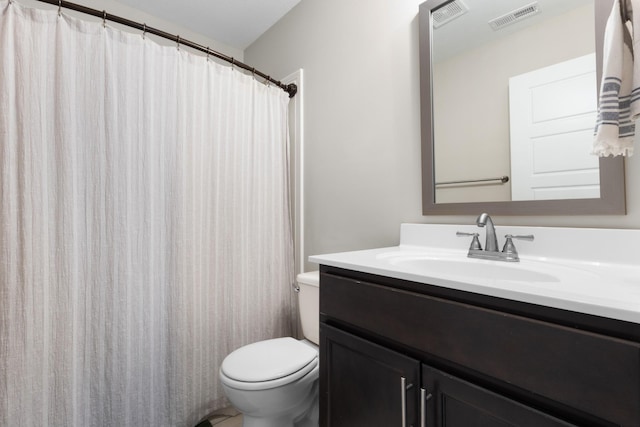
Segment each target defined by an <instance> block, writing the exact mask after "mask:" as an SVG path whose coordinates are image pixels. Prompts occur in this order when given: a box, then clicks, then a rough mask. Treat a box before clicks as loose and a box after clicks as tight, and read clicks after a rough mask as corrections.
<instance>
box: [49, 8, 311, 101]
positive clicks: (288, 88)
mask: <svg viewBox="0 0 640 427" xmlns="http://www.w3.org/2000/svg"><path fill="white" fill-rule="evenodd" d="M38 1H40V2H43V3H48V4H52V5H54V6H58V9H59V10H60V9H61V8H63V7H64V8H66V9H71V10H75V11H77V12H81V13H85V14H87V15H92V16H95V17H98V18H102V19H103V20H104V21H112V22H115V23H118V24H122V25H126V26H128V27H132V28H135V29H137V30H140V31H142V32H143V34H145V33H149V34H154V35H156V36H159V37H162V38H165V39H168V40H173V41H174V42H176V43H177V44H178V46H179V45H184V46H188V47H190V48H192V49H195V50H198V51H200V52H203V53H206V54H207V55H209V56H214V57H216V58H218V59H222V60H223V61H226V62H229V63H230V64H231V65H233V66H238V67H240V68H242V69H244V70H247V71H250V72H251V73H252V74H253V75H258V76H260V77H262V78H263V79H265V81H268V82H271V83H273V84H275V85H276V86H278V87H279V88H281V89H282V90H284V91H285V92H287V93H288V94H289V98H293V97H294V96H295V94H296V93H297V92H298V87H297V86H296V85H295V84H293V83H291V84H288V85H287V84H284V83H282V82H281V81H279V80H275V79H273V78H271V76H268V75H266V74H265V73H263V72H261V71H258V70H256V69H255V68H254V67H250V66H248V65H247V64H245V63H243V62H240V61H238V60H236V59H234V58H233V57H230V56H227V55H225V54H222V53H220V52H216V51H215V50H212V49H210V48H209V47H207V46H202V45H200V44H198V43H195V42H192V41H190V40H187V39H183V38H181V37H180V36H179V35H173V34H169V33H167V32H165V31H162V30H158V29H157V28H153V27H149V26H147V24H141V23H139V22H135V21H131V20H129V19H126V18H123V17H121V16H116V15H112V14H110V13H107V12H106V11H104V10H98V9H92V8H90V7H86V6H83V5H81V4H76V3H72V2H69V1H64V0H38Z"/></svg>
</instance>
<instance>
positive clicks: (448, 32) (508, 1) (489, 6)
mask: <svg viewBox="0 0 640 427" xmlns="http://www.w3.org/2000/svg"><path fill="white" fill-rule="evenodd" d="M461 1H462V3H463V4H464V5H465V6H466V7H467V8H468V9H469V10H468V12H467V13H465V14H463V15H461V16H460V17H459V18H456V19H454V20H452V21H450V22H448V23H446V24H444V25H442V26H441V27H440V28H438V29H435V30H434V35H433V37H434V44H435V47H434V52H433V55H434V61H436V62H437V61H440V60H444V59H446V58H449V57H451V56H453V55H456V54H458V53H460V52H462V51H464V50H467V49H473V48H475V47H477V46H480V45H483V44H485V43H489V42H492V41H495V40H497V39H499V38H501V37H504V36H506V35H509V34H513V33H514V32H517V31H520V30H522V29H523V28H525V27H527V26H529V25H536V24H539V23H541V22H543V21H545V20H546V19H549V18H551V17H554V16H558V15H561V14H563V13H566V12H568V11H570V10H572V9H575V8H578V7H584V6H591V7H592V8H593V3H594V0H461ZM532 3H537V4H538V7H539V9H540V13H539V14H538V15H534V16H532V17H530V18H527V19H524V20H522V21H520V22H516V23H514V24H512V25H508V26H506V27H504V28H502V29H500V30H498V31H494V30H492V29H491V27H490V26H489V24H488V21H490V20H492V19H494V18H497V17H499V16H501V15H504V14H505V13H508V12H510V11H513V10H514V9H518V8H520V7H523V6H527V5H530V4H532Z"/></svg>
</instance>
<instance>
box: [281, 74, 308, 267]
mask: <svg viewBox="0 0 640 427" xmlns="http://www.w3.org/2000/svg"><path fill="white" fill-rule="evenodd" d="M281 81H282V83H284V84H290V83H294V84H295V85H296V86H298V92H297V93H296V95H295V96H294V97H293V98H291V101H290V104H289V108H290V110H289V111H290V112H291V114H292V116H290V117H291V118H292V120H291V121H290V123H289V131H290V134H289V137H290V141H291V148H290V150H291V153H292V159H291V166H292V169H291V177H290V179H291V202H292V208H293V209H292V210H293V212H292V220H293V247H294V262H295V273H296V275H298V274H299V273H302V272H304V271H305V262H306V258H307V257H306V254H305V247H304V97H303V94H304V90H303V70H302V68H300V69H299V70H298V71H295V72H294V73H292V74H290V75H288V76H287V77H285V78H283V79H281Z"/></svg>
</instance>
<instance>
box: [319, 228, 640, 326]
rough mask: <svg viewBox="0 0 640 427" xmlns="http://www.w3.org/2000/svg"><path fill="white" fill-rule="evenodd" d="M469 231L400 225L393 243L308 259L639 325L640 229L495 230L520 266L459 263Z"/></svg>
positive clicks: (466, 260) (465, 260)
mask: <svg viewBox="0 0 640 427" xmlns="http://www.w3.org/2000/svg"><path fill="white" fill-rule="evenodd" d="M456 231H465V232H478V231H479V232H480V241H481V243H482V244H483V246H484V231H483V230H482V229H478V228H477V227H475V226H469V225H433V224H402V226H401V233H400V236H401V237H400V245H399V246H394V247H388V248H378V249H370V250H362V251H351V252H342V253H334V254H326V255H316V256H311V257H310V258H309V260H310V261H312V262H315V263H318V264H323V265H329V266H334V267H340V268H345V269H349V270H355V271H361V272H364V273H371V274H377V275H381V276H388V277H394V278H397V279H404V280H410V281H413V282H418V283H425V284H430V285H436V286H442V287H446V288H450V289H457V290H461V291H467V292H474V293H478V294H484V295H490V296H494V297H499V298H506V299H511V300H515V301H522V302H526V303H532V304H538V305H544V306H549V307H554V308H560V309H564V310H570V311H575V312H580V313H586V314H592V315H596V316H602V317H608V318H612V319H618V320H624V321H629V322H633V323H640V230H611V229H576V228H551V227H500V226H496V234H497V235H498V243H499V245H500V247H501V246H502V244H503V242H504V238H503V236H504V234H533V235H535V241H533V242H523V241H515V244H516V246H517V248H518V252H519V254H520V259H521V261H520V262H519V263H507V262H501V261H488V260H480V259H470V258H467V249H468V246H469V243H470V238H458V237H456V236H455V233H456Z"/></svg>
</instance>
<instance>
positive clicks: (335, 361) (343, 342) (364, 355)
mask: <svg viewBox="0 0 640 427" xmlns="http://www.w3.org/2000/svg"><path fill="white" fill-rule="evenodd" d="M320 342H321V344H320V349H321V350H320V425H321V426H323V427H409V426H415V427H418V424H417V420H418V416H417V404H418V396H419V391H418V390H419V388H420V387H419V381H420V374H419V371H420V364H419V362H417V361H416V360H414V359H412V358H409V357H406V356H404V355H402V354H399V353H396V352H394V351H391V350H389V349H387V348H384V347H381V346H379V345H376V344H373V343H371V342H369V341H366V340H364V339H362V338H359V337H356V336H354V335H351V334H348V333H346V332H343V331H341V330H339V329H336V328H333V327H331V326H327V325H325V324H321V325H320Z"/></svg>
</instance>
